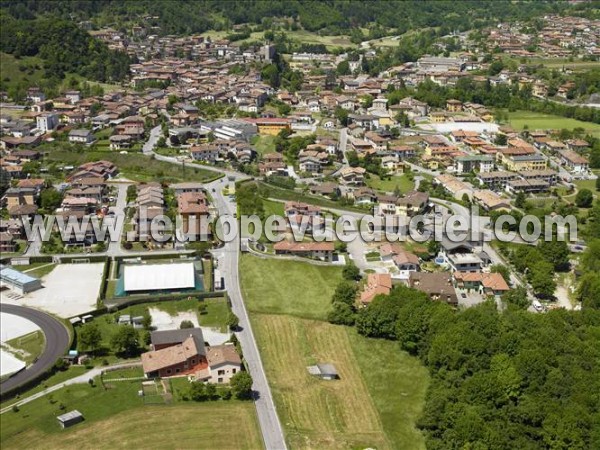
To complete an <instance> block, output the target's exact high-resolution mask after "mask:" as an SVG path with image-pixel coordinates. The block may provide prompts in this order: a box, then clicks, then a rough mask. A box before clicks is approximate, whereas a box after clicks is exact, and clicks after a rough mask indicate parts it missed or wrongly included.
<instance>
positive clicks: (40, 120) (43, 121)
mask: <svg viewBox="0 0 600 450" xmlns="http://www.w3.org/2000/svg"><path fill="white" fill-rule="evenodd" d="M35 120H36V124H37V128H38V129H39V130H40V131H41V132H42V133H48V132H52V131H54V130H56V128H57V127H58V115H56V114H54V113H42V114H40V115H39V116H37V117H36V119H35Z"/></svg>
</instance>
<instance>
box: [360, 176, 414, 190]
mask: <svg viewBox="0 0 600 450" xmlns="http://www.w3.org/2000/svg"><path fill="white" fill-rule="evenodd" d="M367 185H368V186H369V187H371V188H373V189H377V190H379V191H385V192H393V191H394V189H396V186H397V187H398V188H399V189H400V192H401V193H402V194H406V193H407V192H409V191H412V190H413V189H414V187H415V183H414V181H411V180H410V179H409V178H408V176H407V175H406V174H403V175H394V176H393V177H390V179H389V180H382V179H381V178H379V177H378V176H377V175H373V174H370V175H369V179H368V180H367Z"/></svg>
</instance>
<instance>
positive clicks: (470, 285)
mask: <svg viewBox="0 0 600 450" xmlns="http://www.w3.org/2000/svg"><path fill="white" fill-rule="evenodd" d="M453 277H454V285H455V286H456V287H457V288H460V289H463V290H466V291H467V292H470V291H474V292H478V293H479V294H482V295H493V296H501V295H502V294H505V293H506V292H508V291H509V290H510V287H509V286H508V284H507V283H506V280H504V277H502V275H501V274H499V273H482V272H454V274H453Z"/></svg>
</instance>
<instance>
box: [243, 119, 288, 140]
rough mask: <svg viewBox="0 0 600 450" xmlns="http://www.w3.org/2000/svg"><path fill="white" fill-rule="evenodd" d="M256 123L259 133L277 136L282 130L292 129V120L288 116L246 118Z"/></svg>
mask: <svg viewBox="0 0 600 450" xmlns="http://www.w3.org/2000/svg"><path fill="white" fill-rule="evenodd" d="M245 120H246V121H247V122H250V123H253V124H255V125H256V128H257V131H258V134H267V135H271V136H276V135H278V134H279V132H280V131H281V130H290V129H291V121H290V119H286V118H278V117H264V118H260V119H245Z"/></svg>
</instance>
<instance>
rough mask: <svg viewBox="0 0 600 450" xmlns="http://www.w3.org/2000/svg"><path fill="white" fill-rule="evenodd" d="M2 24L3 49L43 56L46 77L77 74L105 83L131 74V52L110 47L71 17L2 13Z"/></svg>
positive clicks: (0, 41)
mask: <svg viewBox="0 0 600 450" xmlns="http://www.w3.org/2000/svg"><path fill="white" fill-rule="evenodd" d="M0 27H1V28H2V33H0V46H1V47H2V51H3V52H6V53H10V54H12V55H14V56H16V57H21V56H38V57H40V58H42V59H43V60H44V70H45V76H46V78H50V79H62V78H64V76H65V74H67V73H75V74H78V75H81V76H83V77H85V78H88V79H90V80H96V81H101V82H104V81H120V80H122V79H124V78H125V77H126V76H127V75H128V74H129V57H128V56H127V54H125V53H122V52H117V51H113V50H110V49H109V48H108V47H107V46H106V44H104V43H103V42H100V41H99V40H97V39H95V38H93V37H92V36H91V35H90V34H88V33H87V32H86V31H84V30H82V29H81V28H79V27H78V26H77V25H76V24H75V23H74V22H72V21H70V20H64V19H53V18H49V19H45V18H40V19H35V20H18V19H15V18H13V17H10V16H9V15H7V14H2V15H1V16H0Z"/></svg>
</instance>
